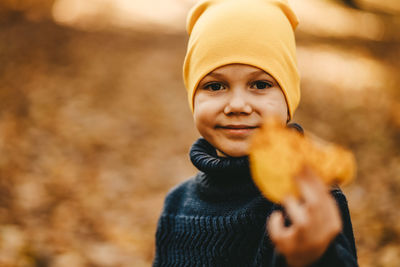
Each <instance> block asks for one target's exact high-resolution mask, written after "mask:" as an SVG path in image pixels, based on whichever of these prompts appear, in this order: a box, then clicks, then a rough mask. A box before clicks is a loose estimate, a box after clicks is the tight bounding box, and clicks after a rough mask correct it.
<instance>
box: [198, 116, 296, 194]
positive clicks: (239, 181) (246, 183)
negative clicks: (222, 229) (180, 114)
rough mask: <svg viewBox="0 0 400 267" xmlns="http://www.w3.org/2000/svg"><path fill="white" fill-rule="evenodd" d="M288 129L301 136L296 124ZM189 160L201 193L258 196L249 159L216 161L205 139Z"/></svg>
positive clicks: (217, 158)
mask: <svg viewBox="0 0 400 267" xmlns="http://www.w3.org/2000/svg"><path fill="white" fill-rule="evenodd" d="M287 127H289V128H292V129H295V130H297V131H299V132H300V133H303V129H302V128H301V126H300V125H299V124H296V123H291V124H288V125H287ZM190 159H191V161H192V163H193V165H194V166H195V167H196V168H197V169H199V170H200V173H199V174H198V175H197V177H196V182H197V184H198V187H199V189H200V191H201V192H202V193H204V194H207V195H214V196H216V195H218V196H220V197H226V195H227V194H228V195H231V194H239V195H248V194H255V193H256V194H259V191H258V189H257V187H256V186H255V185H254V183H253V181H252V179H251V174H250V167H249V160H248V157H247V156H245V157H237V158H235V157H219V156H218V155H217V152H216V149H215V148H214V147H213V146H212V145H211V144H210V143H209V142H207V140H205V139H204V138H199V139H198V140H197V141H196V142H195V143H194V144H193V145H192V147H191V149H190Z"/></svg>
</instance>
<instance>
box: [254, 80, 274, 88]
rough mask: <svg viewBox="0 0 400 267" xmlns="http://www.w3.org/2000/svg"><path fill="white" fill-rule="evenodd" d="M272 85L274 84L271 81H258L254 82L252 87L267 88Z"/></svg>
mask: <svg viewBox="0 0 400 267" xmlns="http://www.w3.org/2000/svg"><path fill="white" fill-rule="evenodd" d="M272 86H273V84H272V83H270V82H265V81H256V82H254V83H253V86H252V87H254V88H257V89H266V88H271V87H272Z"/></svg>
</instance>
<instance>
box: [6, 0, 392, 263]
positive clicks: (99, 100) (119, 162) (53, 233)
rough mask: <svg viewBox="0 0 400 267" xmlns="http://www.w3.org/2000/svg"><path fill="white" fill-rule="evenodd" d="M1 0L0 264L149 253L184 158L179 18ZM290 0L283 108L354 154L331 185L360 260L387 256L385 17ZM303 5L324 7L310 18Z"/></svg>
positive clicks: (139, 259) (186, 132)
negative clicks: (353, 174) (135, 23)
mask: <svg viewBox="0 0 400 267" xmlns="http://www.w3.org/2000/svg"><path fill="white" fill-rule="evenodd" d="M8 1H9V2H10V3H12V2H13V1H12V0H8ZM6 2H7V1H5V2H3V4H2V5H3V9H0V13H1V14H2V16H0V17H1V19H0V40H1V42H0V81H1V82H0V101H1V102H0V103H1V105H0V248H1V249H0V266H10V267H11V266H56V267H59V266H61V267H63V266H77V267H79V266H149V265H150V263H151V261H152V257H153V253H154V252H153V250H154V233H155V228H156V221H157V218H158V216H159V213H160V210H161V207H162V203H163V198H164V196H165V194H166V193H167V191H168V190H169V189H170V188H171V187H172V186H174V185H175V184H177V183H179V182H180V181H183V180H184V179H186V178H188V177H189V176H190V175H192V174H194V173H195V172H196V170H195V169H194V167H193V166H191V164H190V161H189V159H188V155H187V154H188V150H189V147H190V145H191V144H192V142H193V141H194V140H195V139H196V138H197V137H198V134H197V132H196V131H195V128H194V125H193V122H192V118H191V113H190V111H189V108H188V105H187V100H186V92H185V90H184V88H183V84H182V81H181V80H182V79H181V65H182V62H183V57H184V53H185V46H186V41H187V38H186V35H185V33H184V32H183V29H182V28H183V27H181V28H179V27H177V28H174V29H173V30H170V31H165V29H164V28H162V30H160V27H158V26H157V25H153V28H151V30H150V28H135V27H133V28H129V27H128V28H124V27H122V28H121V27H116V25H115V24H112V23H111V24H107V23H104V24H101V23H100V24H101V25H102V26H101V27H97V28H96V27H94V28H95V31H89V29H91V27H90V25H91V23H93V21H95V20H93V19H90V20H88V21H87V23H86V24H85V23H82V21H81V23H80V24H79V23H78V24H76V26H74V23H73V21H72V22H71V21H69V22H68V23H67V24H66V22H65V21H64V22H63V23H60V22H59V23H56V22H55V20H54V19H53V18H52V16H51V15H49V12H50V10H51V5H52V4H53V2H52V1H47V0H46V1H45V0H42V2H43V3H44V7H45V8H43V9H40V8H38V9H37V10H36V11H35V12H33V11H32V10H33V9H32V8H29V6H28V8H17V7H16V6H15V3H16V2H13V3H14V4H10V5H5V4H4V3H6ZM20 2H21V3H22V2H23V1H20ZM39 2H40V1H39ZM325 2H326V3H328V2H329V1H320V2H319V3H325ZM302 3H304V5H300V4H296V9H297V11H298V13H300V15H301V16H300V21H303V22H304V23H303V25H304V26H301V27H300V28H299V30H298V32H297V38H298V55H299V65H300V69H301V72H302V77H303V80H302V90H303V91H302V93H303V95H302V103H301V105H300V108H299V110H298V112H297V114H296V116H295V121H296V122H299V123H301V124H302V125H303V126H304V127H305V128H306V129H308V130H310V131H312V132H314V133H316V134H317V135H319V136H321V137H323V138H325V139H328V140H331V141H334V142H337V143H339V144H342V145H345V146H347V147H349V148H351V149H352V150H353V151H354V152H355V154H356V158H357V162H358V168H359V169H358V177H357V179H356V181H355V182H354V183H353V184H352V185H350V186H348V187H346V188H344V190H345V192H346V195H347V197H348V200H349V206H350V210H351V215H352V220H353V224H354V231H355V237H356V242H357V248H358V253H359V261H360V266H367V267H369V266H370V267H372V266H373V267H376V266H377V267H379V266H384V267H391V266H398V263H399V262H400V245H399V244H400V225H399V224H398V221H399V219H400V213H399V211H398V203H400V197H399V196H400V153H399V152H400V91H399V89H398V84H399V82H400V78H399V76H398V72H399V69H400V63H399V62H398V60H397V59H398V58H399V57H400V33H399V32H398V29H399V25H400V24H399V19H398V17H397V16H393V15H376V14H375V13H371V12H361V11H357V10H353V9H349V8H347V7H346V8H345V7H344V6H342V5H337V6H336V8H333V7H332V6H324V5H322V4H317V2H316V1H313V0H307V1H305V0H304V2H302ZM307 5H308V6H307ZM0 7H1V5H0ZM10 7H12V8H10ZM328 7H329V9H327V8H328ZM311 8H316V11H318V10H319V11H321V10H329V12H328V13H329V16H331V17H330V18H331V19H329V20H327V21H324V22H323V23H322V22H321V23H318V25H316V23H315V22H314V25H313V18H312V16H308V14H309V13H307V12H311ZM27 10H30V11H29V12H28V11H27ZM32 12H33V13H32ZM328 13H325V14H328ZM303 14H304V15H303ZM314 14H316V16H317V15H318V14H319V13H318V12H317V13H314ZM307 17H310V18H309V19H308V20H307ZM64 18H65V17H64ZM302 18H303V20H302ZM314 21H315V20H314ZM344 21H345V22H346V23H344ZM324 23H325V24H324ZM100 24H99V25H100ZM107 25H109V26H110V27H107ZM118 25H119V24H118ZM307 25H308V26H307ZM366 25H367V26H368V27H367V26H366ZM340 27H341V28H340ZM338 29H341V30H338ZM368 30H369V32H368Z"/></svg>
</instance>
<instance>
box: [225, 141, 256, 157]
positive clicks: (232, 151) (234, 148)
mask: <svg viewBox="0 0 400 267" xmlns="http://www.w3.org/2000/svg"><path fill="white" fill-rule="evenodd" d="M218 150H219V151H221V152H222V153H224V154H225V155H227V156H229V157H234V158H239V157H244V156H248V155H249V152H248V145H242V144H241V145H230V146H228V147H226V148H225V149H224V147H223V146H222V147H220V148H218Z"/></svg>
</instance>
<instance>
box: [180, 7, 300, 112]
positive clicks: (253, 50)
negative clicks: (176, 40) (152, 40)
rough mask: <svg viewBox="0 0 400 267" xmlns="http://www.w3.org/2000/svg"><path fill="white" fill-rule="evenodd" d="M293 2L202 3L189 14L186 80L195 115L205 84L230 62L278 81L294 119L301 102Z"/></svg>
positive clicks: (296, 22)
mask: <svg viewBox="0 0 400 267" xmlns="http://www.w3.org/2000/svg"><path fill="white" fill-rule="evenodd" d="M297 24H298V21H297V17H296V15H295V14H294V12H293V11H292V9H291V8H290V7H289V5H288V3H287V0H202V1H200V2H199V3H197V4H196V5H195V6H194V7H193V8H192V9H191V10H190V12H189V14H188V17H187V24H186V30H187V32H188V34H189V36H190V37H189V43H188V49H187V53H186V57H185V62H184V66H183V79H184V83H185V86H186V89H187V91H188V98H189V104H190V108H191V110H192V112H193V108H194V107H193V104H194V94H195V90H196V88H197V86H198V84H199V82H200V81H201V80H202V79H203V78H204V76H206V75H207V74H208V73H210V72H211V71H213V70H215V69H216V68H218V67H221V66H224V65H228V64H234V63H239V64H247V65H252V66H254V67H257V68H260V69H262V70H264V71H265V72H267V73H269V74H270V75H271V76H273V77H274V78H275V80H276V81H277V82H278V83H279V85H280V86H281V88H282V91H283V93H284V95H285V97H286V102H287V105H288V110H289V116H290V118H292V117H293V114H294V111H295V110H296V108H297V106H298V104H299V101H300V77H299V72H298V69H297V60H296V43H295V38H294V30H295V29H296V26H297Z"/></svg>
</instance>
